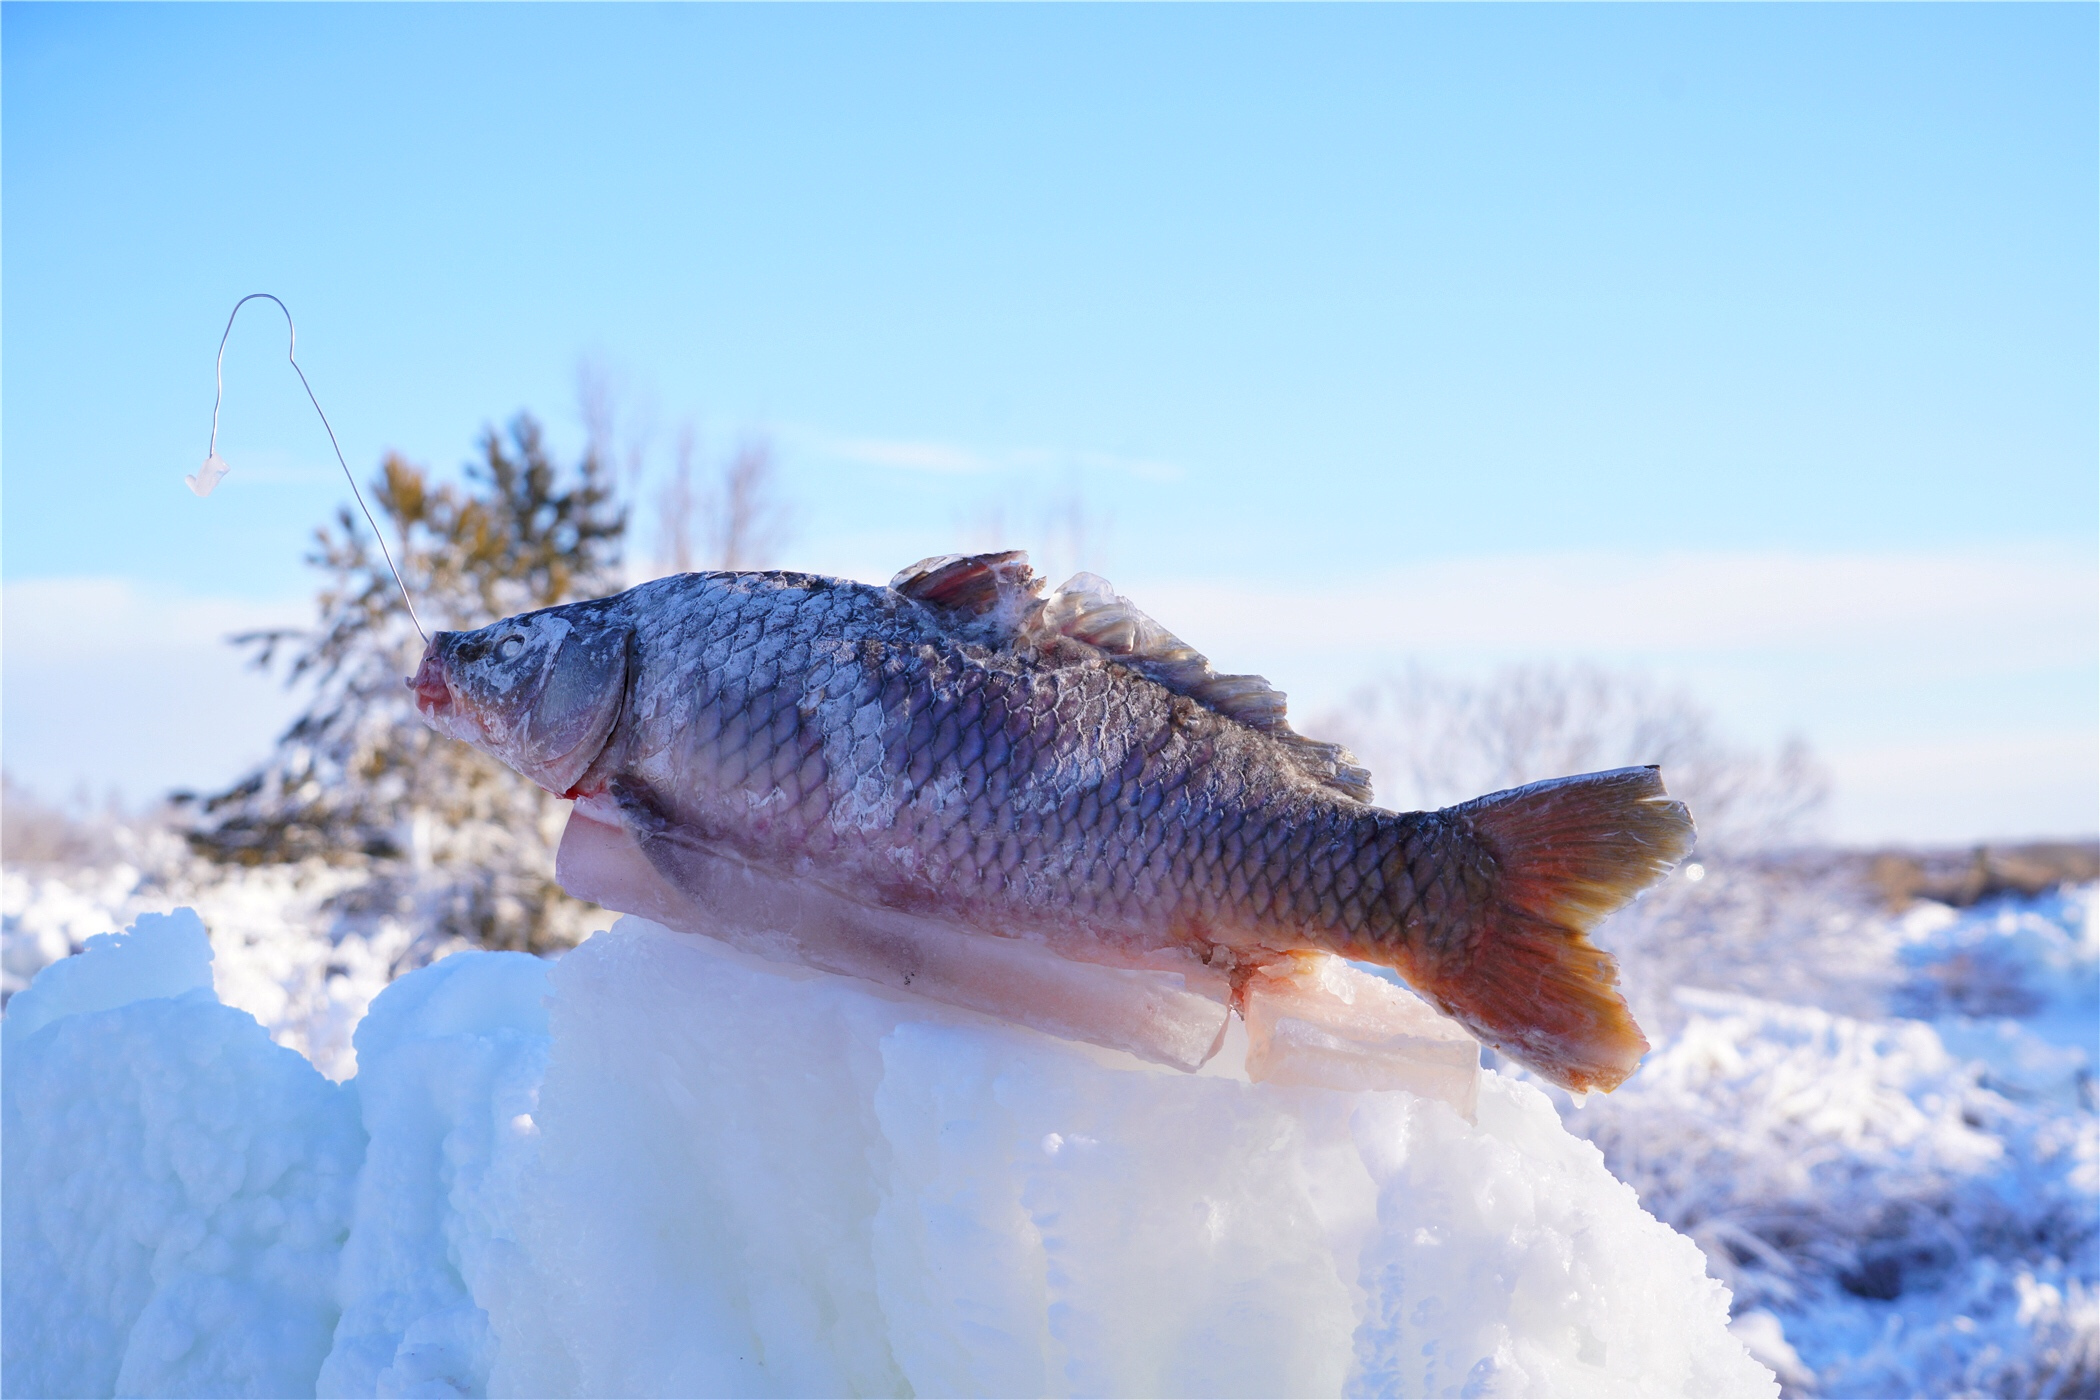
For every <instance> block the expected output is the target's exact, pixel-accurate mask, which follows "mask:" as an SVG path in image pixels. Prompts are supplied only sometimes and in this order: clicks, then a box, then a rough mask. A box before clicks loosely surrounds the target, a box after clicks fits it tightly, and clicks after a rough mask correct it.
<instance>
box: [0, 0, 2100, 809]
mask: <svg viewBox="0 0 2100 1400" xmlns="http://www.w3.org/2000/svg"><path fill="white" fill-rule="evenodd" d="M2096 17H2100V11H2096V10H2095V9H2094V8H2093V7H2090V6H2040V7H2021V6H1993V7H1964V6H1930V7H1904V6H1871V7H1849V6H1847V7H1839V6H1827V7H1733V6H1699V7H1655V6H1640V7H1626V8H1607V7H1549V8H1532V7H1525V6H1491V7H1454V8H1445V7H1428V6H1409V7H1391V8H1370V7H1341V8H1302V7H1288V8H1268V7H1231V8H1187V7H1108V8H1101V7H1052V8H1020V7H992V8H968V7H965V8H955V7H929V8H906V9H892V8H874V7H865V8H864V7H852V8H831V7H814V6H810V7H778V8H685V7H671V6H648V7H633V8H624V7H610V6H608V7H588V8H568V7H559V6H534V7H529V8H508V7H501V6H488V7H484V6H473V7H461V8H453V7H435V6H431V7H426V6H409V7H392V6H387V7H370V8H368V7H354V6H326V7H265V6H234V7H202V8H200V7H188V6H156V7H149V8H131V7H123V6H96V7H43V6H24V5H8V6H6V7H5V8H4V10H0V41H4V48H0V64H4V73H0V77H4V86H0V182H4V184H0V195H4V226H0V239H4V242H0V254H4V261H0V293H4V295H0V343H4V351H5V361H4V378H0V412H4V419H0V454H4V474H0V505H4V520H0V543H4V554H0V578H4V581H5V590H6V599H7V605H8V606H7V612H8V615H7V619H6V621H7V629H6V633H7V636H6V650H7V657H6V660H7V667H8V673H7V680H6V688H5V702H6V706H7V715H6V728H5V732H4V733H5V745H6V760H7V763H8V765H9V767H10V768H11V769H12V770H14V771H16V772H18V773H22V774H25V775H28V776H30V777H31V778H32V779H33V780H35V781H37V782H39V783H40V784H42V785H45V786H47V787H62V786H64V785H65V784H66V783H68V782H70V781H71V780H72V779H73V778H74V777H80V778H85V779H87V780H88V781H89V782H91V783H92V784H94V785H97V786H101V785H105V784H108V783H112V782H114V783H118V784H120V785H121V786H123V787H124V788H125V789H126V790H127V791H130V792H132V793H133V794H134V795H143V792H144V791H145V790H150V789H151V788H153V787H155V786H158V785H165V784H167V783H172V782H186V783H203V782H211V781H216V780H220V779H223V778H224V777H227V776H230V775H231V771H232V769H233V768H234V767H237V766H238V763H239V762H240V761H241V760H243V759H245V758H252V757H254V756H255V755H256V754H258V753H259V752H260V751H261V749H262V747H263V746H264V744H266V742H267V739H268V736H269V732H270V730H271V728H272V726H273V725H274V724H275V723H277V722H278V720H279V719H280V718H281V716H282V707H283V704H284V701H283V699H282V697H279V696H276V695H275V694H273V693H271V692H269V691H268V690H267V688H266V687H263V686H261V685H260V684H259V683H258V682H257V681H255V680H254V679H252V678H243V677H240V676H239V675H238V674H237V673H236V672H234V671H232V670H231V669H230V662H229V659H228V658H227V657H226V656H224V655H222V653H223V651H224V649H223V648H222V647H220V646H219V645H218V643H217V642H216V640H215V638H216V636H217V633H216V632H215V631H214V630H213V629H214V628H218V627H221V626H222V625H236V624H237V623H238V622H239V621H240V620H242V619H246V618H252V617H262V616H278V615H283V614H284V613H285V612H286V611H287V610H290V612H291V613H292V615H296V610H297V608H298V607H299V605H300V604H299V600H300V599H301V597H302V596H303V595H304V594H305V593H306V592H308V591H309V590H310V587H311V582H310V580H309V578H308V577H307V576H306V574H305V571H304V570H303V568H302V566H301V564H300V555H301V553H302V547H303V542H304V540H305V538H306V535H307V533H308V532H309V531H310V529H311V528H312V526H313V525H314V524H316V523H317V522H318V521H319V520H320V519H321V518H322V517H323V516H324V515H326V514H327V513H328V512H329V511H330V510H331V509H332V507H333V506H334V505H335V504H336V503H337V502H338V501H339V500H341V499H342V496H343V492H342V488H341V485H340V479H339V477H338V478H333V479H331V476H330V473H331V472H332V471H333V467H332V463H331V462H330V459H329V458H328V456H327V443H326V439H325V438H324V437H323V436H322V435H321V433H320V429H319V427H318V425H317V424H316V423H315V422H314V421H313V419H312V415H311V413H310V411H309V410H308V409H307V408H306V407H305V404H304V401H303V399H302V398H301V397H300V396H299V394H298V388H297V384H296V381H294V380H293V379H292V378H291V377H290V376H289V375H288V374H287V373H286V371H285V369H284V366H283V363H282V360H281V358H280V357H281V354H282V339H281V328H280V327H279V326H277V325H273V324H272V323H271V322H270V321H269V320H268V318H267V317H266V316H262V315H256V314H255V313H256V311H257V308H255V307H251V308H250V309H249V311H248V312H245V313H243V315H244V319H243V322H242V326H241V328H240V329H238V330H237V331H236V332H235V336H234V342H233V345H232V346H231V348H230V349H229V351H228V356H227V381H228V401H227V409H226V415H225V418H224V424H223V428H222V433H221V451H222V455H224V456H225V457H226V458H227V459H228V460H229V461H230V462H232V463H233V466H234V473H233V474H232V475H231V476H229V477H228V478H227V481H226V484H225V485H224V486H223V487H222V488H221V490H220V492H219V494H218V495H216V496H214V497H213V498H211V499H210V500H209V501H208V502H199V501H197V500H195V499H193V498H192V497H191V496H190V495H189V494H188V492H187V491H186V490H184V489H183V487H182V484H181V476H182V474H183V473H185V472H188V471H192V470H194V469H195V467H196V464H197V462H198V461H199V460H200V459H201V458H202V456H203V452H204V442H205V436H206V432H207V430H208V427H209V416H210V400H211V387H212V386H211V354H212V350H213V348H214V346H215V344H216V340H217V336H218V332H219V329H220V327H221V325H222V324H223V321H224V317H225V313H226V310H227V308H229V307H230V306H231V304H232V302H233V301H234V299H235V298H236V297H238V296H239V295H240V294H241V293H244V292H247V291H252V290H258V289H268V290H271V291H274V292H276V293H278V294H279V295H281V296H283V297H284V298H285V300H286V301H287V302H289V303H290V305H291V307H292V308H293V311H294V313H295V314H296V315H297V316H298V317H299V319H300V326H301V331H302V342H301V345H302V354H301V362H302V364H304V365H305V366H306V368H307V371H308V373H309V375H310V376H311V377H312V379H313V382H314V385H315V388H316V389H317V390H318V392H319V393H320V395H321V399H322V402H323V403H324V404H325V405H326V406H327V407H328V409H329V412H330V415H331V417H332V418H333V419H334V422H335V425H336V428H337V431H338V432H339V434H340V435H341V437H342V440H343V446H344V448H345V451H346V452H347V454H348V456H349V459H350V461H351V464H352V466H353V467H354V468H355V469H356V470H358V472H359V473H360V475H365V474H368V473H369V472H370V470H371V469H372V467H373V466H374V465H375V464H376V462H377V461H378V459H379V457H380V455H381V454H382V452H384V451H385V450H387V449H389V448H393V449H398V450H401V451H403V452H405V453H407V454H408V455H409V456H411V457H413V458H415V459H417V460H420V461H424V462H427V463H430V464H432V465H434V466H437V467H439V468H442V469H446V470H451V469H454V468H456V467H457V465H458V464H459V463H460V462H462V461H463V460H464V459H465V458H466V457H467V456H468V455H469V453H470V452H471V450H472V445H473V440H474V438H475V437H476V436H477V434H478V433H479V432H480V431H481V430H482V428H483V426H484V425H485V424H487V423H489V422H492V421H500V420H502V419H503V418H505V417H507V416H508V415H509V414H511V413H512V412H514V411H516V410H517V409H519V408H530V409H532V410H533V411H535V412H536V413H538V414H540V415H541V416H542V417H544V418H545V419H547V420H548V422H549V424H550V427H551V429H552V430H553V431H554V433H555V436H556V438H557V440H558V441H560V442H562V443H564V444H567V445H570V446H573V445H575V444H576V443H578V442H579V441H580V437H581V431H580V426H579V424H578V421H577V414H576V409H575V403H576V395H575V382H576V373H577V367H578V364H579V362H580V361H582V360H584V359H586V358H588V359H592V360H594V361H596V362H597V363H599V364H601V365H603V366H605V367H607V368H609V369H610V370H611V371H612V372H613V373H615V374H616V375H617V376H618V377H619V379H620V381H621V382H622V383H623V385H624V386H625V388H626V390H627V393H628V396H629V398H630V400H632V401H634V402H636V403H641V404H653V406H654V407H653V413H654V417H655V420H656V422H657V423H658V424H659V426H660V427H663V428H665V429H666V430H668V427H669V426H670V425H672V424H674V423H675V422H677V421H679V420H681V419H683V418H686V417H688V416H689V417H691V418H693V419H694V420H695V421H697V423H698V424H699V426H700V428H701V430H702V433H703V435H704V437H705V439H706V440H707V441H711V442H716V443H721V442H726V441H728V440H730V439H732V438H734V437H735V436H736V435H738V434H740V433H744V432H751V431H763V432H766V433H768V434H770V435H771V437H772V438H773V440H774V441H775V443H776V444H777V446H778V447H779V449H780V453H781V457H782V461H783V466H784V469H785V472H786V476H787V481H788V484H789V486H790V488H791V490H792V491H793V493H794V496H795V499H796V503H797V507H798V516H797V519H798V528H797V530H796V533H795V536H794V538H793V540H792V542H791V544H790V546H789V548H788V550H787V551H786V555H785V558H784V560H783V562H786V563H789V564H794V565H799V566H805V567H812V568H819V569H823V570H825V571H831V572H844V573H852V574H856V575H859V576H862V577H882V576H886V575H887V574H888V573H889V572H890V571H891V570H893V569H894V568H896V567H897V566H899V565H901V564H903V563H905V562H908V561H909V560H911V559H913V558H916V557H919V556H921V555H924V554H927V553H933V552H939V551H942V550H946V549H949V548H954V547H957V545H958V544H974V543H978V541H977V540H976V539H974V538H970V537H971V536H972V535H973V534H974V533H981V532H982V531H983V529H984V522H985V521H986V520H987V519H989V518H992V517H993V516H995V515H996V516H998V517H1000V518H1002V519H1003V520H1004V521H1005V522H1006V524H1007V533H1009V534H1017V535H1020V536H1022V538H1021V539H1019V540H1018V541H1017V542H1018V543H1023V544H1028V543H1038V544H1040V543H1043V541H1036V540H1032V539H1030V538H1028V537H1029V536H1030V535H1031V534H1035V535H1042V534H1046V533H1047V532H1046V531H1045V530H1044V528H1043V525H1042V521H1043V520H1044V518H1045V515H1046V513H1047V512H1048V510H1049V509H1050V507H1051V506H1052V505H1054V503H1055V502H1056V501H1058V500H1060V499H1062V498H1063V497H1065V496H1067V495H1070V494H1074V493H1076V494H1078V495H1080V496H1081V497H1083V499H1084V500H1085V502H1086V504H1087V507H1088V510H1089V511H1090V512H1091V513H1092V514H1093V515H1094V516H1095V517H1096V520H1097V523H1098V525H1099V526H1100V528H1098V529H1097V530H1096V532H1095V535H1096V538H1095V543H1094V545H1093V546H1092V548H1091V550H1090V551H1089V557H1088V558H1087V560H1086V561H1085V562H1090V563H1094V564H1097V565H1099V566H1101V567H1102V568H1103V570H1104V571H1105V572H1108V573H1109V574H1110V576H1111V577H1113V578H1115V579H1116V581H1117V582H1118V584H1119V586H1122V587H1124V588H1125V589H1126V590H1127V591H1129V592H1131V593H1132V594H1133V596H1136V597H1137V598H1138V601H1139V602H1140V603H1145V604H1147V605H1149V606H1153V610H1154V611H1156V612H1158V613H1159V614H1160V615H1161V616H1162V618H1163V619H1164V620H1165V621H1166V622H1167V623H1168V624H1169V625H1170V626H1174V627H1176V628H1177V630H1180V631H1182V632H1183V633H1184V634H1185V635H1188V636H1189V637H1190V639H1191V640H1192V641H1195V642H1196V643H1197V644H1198V645H1201V646H1204V647H1206V649H1208V650H1210V651H1212V652H1213V653H1214V654H1219V659H1220V660H1221V661H1222V662H1224V663H1226V664H1229V665H1231V666H1232V667H1233V668H1235V669H1257V670H1264V671H1266V672H1267V673H1268V674H1270V675H1271V676H1272V678H1274V679H1275V680H1277V681H1278V683H1279V684H1282V685H1284V686H1285V688H1286V689H1289V690H1291V691H1292V692H1293V694H1294V695H1295V696H1297V697H1299V702H1300V703H1299V709H1300V711H1301V712H1303V711H1305V710H1306V709H1307V708H1308V707H1317V706H1318V705H1319V704H1322V703H1325V704H1334V703H1338V702H1339V701H1340V699H1341V698H1342V697H1343V696H1345V695H1346V693H1347V692H1348V690H1349V688H1350V687H1352V686H1354V685H1356V684H1359V683H1361V681H1362V680H1364V679H1366V678H1368V677H1369V676H1371V675H1374V674H1376V673H1378V672H1379V671H1381V670H1386V669H1391V668H1392V667H1394V666H1398V665H1403V664H1406V663H1408V662H1410V661H1422V662H1426V663H1428V664H1432V665H1436V666H1440V667H1443V668H1446V669H1466V668H1469V667H1471V668H1476V669H1477V668H1480V667H1485V666H1490V665H1494V664H1497V663H1499V662H1502V661H1506V660H1509V659H1514V658H1518V657H1526V656H1543V655H1550V656H1565V657H1591V658H1595V659H1599V660H1603V661H1605V662H1607V663H1609V664H1615V665H1627V666H1635V667H1639V668H1642V669H1645V670H1648V671H1650V672H1652V673H1655V674H1659V675H1661V676H1662V677H1664V678H1666V679H1669V680H1672V681H1677V682H1681V683H1683V684H1686V685H1689V686H1691V687H1692V688H1694V689H1695V690H1696V691H1698V692H1699V693H1700V694H1701V696H1702V697H1703V698H1704V699H1706V700H1707V701H1708V702H1709V703H1711V704H1712V705H1713V706H1714V708H1715V709H1716V710H1717V711H1718V712H1719V714H1720V715H1721V717H1722V719H1723V721H1724V723H1726V724H1727V725H1728V726H1729V727H1730V728H1731V729H1732V730H1733V731H1735V732H1737V733H1738V734H1740V735H1741V736H1742V737H1743V738H1744V739H1745V740H1746V741H1750V742H1767V741H1769V740H1771V739H1774V738H1776V737H1777V736H1778V735H1780V734H1782V733H1786V732H1795V731H1798V732H1802V733H1804V734H1806V736H1807V737H1808V738H1809V739H1810V740H1811V742H1813V743H1815V744H1816V745H1817V747H1818V748H1819V749H1820V750H1822V751H1823V752H1825V754H1826V755H1827V756H1828V757H1830V758H1831V759H1832V761H1833V764H1834V766H1835V767H1836V768H1837V770H1838V773H1839V778H1840V793H1839V801H1838V803H1837V805H1836V807H1835V809H1834V818H1833V821H1834V828H1833V834H1835V835H1838V836H1840V837H1844V838H1848V839H1858V840H1867V839H1880V838H1884V837H1896V836H1906V835H1907V836H1912V837H1915V838H1918V839H1928V838H1930V839H1967V838H1968V837H1971V836H1981V835H1986V834H2001V833H2011V832H2014V831H2016V830H2032V831H2063V832H2069V831H2089V830H2091V829H2093V827H2094V826H2095V825H2096V819H2095V813H2094V805H2095V800H2096V798H2095V790H2096V778H2095V767H2094V765H2095V763H2096V762H2100V757H2096V754H2095V748H2096V745H2095V741H2094V739H2093V732H2094V728H2095V725H2096V723H2100V716H2096V701H2095V687H2096V683H2100V680H2096V678H2100V663H2096V660H2095V641H2094V629H2095V622H2094V618H2095V612H2096V606H2095V597H2094V595H2095V570H2096V557H2100V556H2096V528H2100V526H2096V520H2100V487H2096V481H2100V473H2096V470H2095V465H2096V460H2100V439H2096V422H2100V402H2096V384H2100V352H2096V344H2100V323H2096V311H2095V307H2096V303H2100V282H2096V273H2095V268H2096V260H2095V256H2094V250H2095V248H2096V246H2100V196H2096V176H2095V171H2096V170H2100V149H2096V138H2095V130H2096V123H2095V120H2094V115H2095V111H2096V108H2100V102H2096V96H2100V94H2096V83H2095V73H2096V71H2100V26H2096ZM250 316H253V318H254V319H253V321H252V322H251V321H249V320H248V319H247V318H248V317H250ZM644 540H646V535H645V536H644ZM1052 552H1053V553H1054V552H1055V551H1054V549H1053V551H1052ZM1169 598H1171V599H1173V600H1175V601H1176V602H1177V603H1178V605H1179V607H1180V608H1181V611H1180V612H1179V613H1178V614H1177V613H1174V612H1170V611H1169V609H1168V606H1167V605H1166V603H1165V602H1158V603H1155V602H1154V600H1155V599H1169ZM1279 599H1280V600H1283V602H1281V603H1276V605H1274V606H1270V605H1269V604H1270V603H1272V602H1275V600H1279ZM1315 617H1316V618H1317V619H1319V620H1318V621H1317V622H1307V621H1306V619H1308V618H1315ZM1337 619H1340V620H1342V621H1344V622H1346V623H1347V625H1335V624H1336V620H1337ZM178 651H179V652H180V653H181V654H180V655H179V656H178V655H177V654H176V653H177V652H178ZM215 668H216V669H215ZM149 670H150V671H153V672H155V673H156V674H157V675H159V676H161V677H163V679H162V680H161V681H159V682H157V683H156V684H155V685H154V686H152V687H146V688H144V689H150V690H152V692H153V693H152V694H151V695H150V696H149V695H147V694H145V693H144V690H143V689H142V688H141V687H140V684H139V676H140V673H141V672H142V671H149ZM170 677H186V678H187V679H180V680H178V679H167V678H170ZM185 687H188V688H187V689H185ZM83 693H86V694H88V695H91V696H93V697H94V699H93V700H92V701H84V700H83V699H82V695H83ZM273 707H274V708H273ZM178 718H179V721H180V722H179V723H177V722H175V721H176V719H178ZM171 725H172V727H170V726H171ZM156 726H158V727H156ZM2023 823H2024V825H2023Z"/></svg>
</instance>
